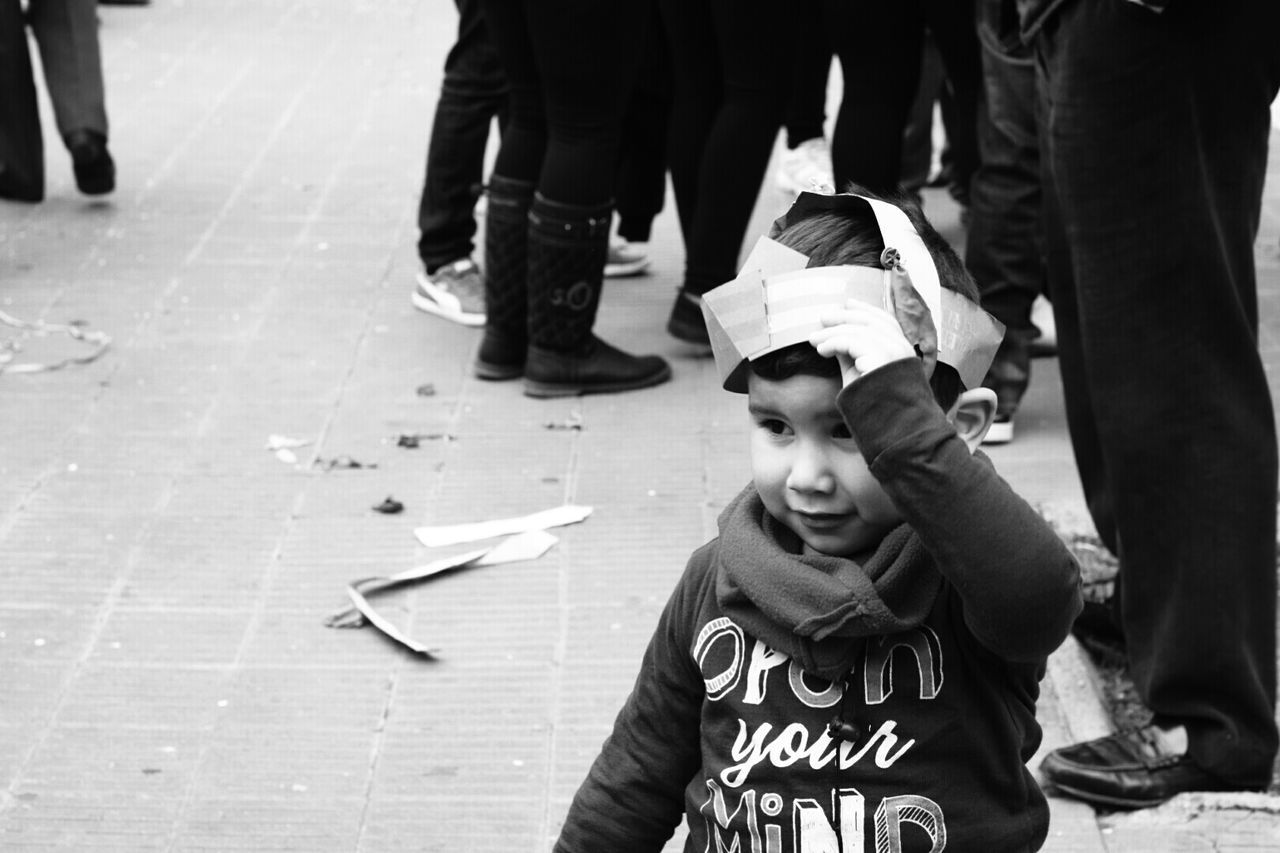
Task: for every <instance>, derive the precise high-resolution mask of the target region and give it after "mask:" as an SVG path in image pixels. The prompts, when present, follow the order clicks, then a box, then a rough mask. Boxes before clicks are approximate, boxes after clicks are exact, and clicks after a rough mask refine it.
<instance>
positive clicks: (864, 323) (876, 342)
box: [809, 299, 916, 386]
mask: <svg viewBox="0 0 1280 853" xmlns="http://www.w3.org/2000/svg"><path fill="white" fill-rule="evenodd" d="M822 325H823V328H822V329H821V330H819V331H817V332H814V333H813V334H812V335H810V336H809V343H811V344H813V346H814V348H815V349H816V350H817V351H818V352H819V354H821V355H824V356H826V357H827V358H830V357H831V356H835V357H836V359H837V360H838V361H839V362H840V372H841V373H842V374H843V375H844V384H845V385H846V386H848V385H850V384H852V383H853V381H854V380H855V379H858V378H859V377H860V376H863V375H865V374H867V373H870V372H871V371H873V370H875V369H876V368H877V367H884V366H885V365H886V364H889V363H890V362H893V361H898V360H899V359H903V358H915V355H916V351H915V348H914V347H912V346H911V344H910V343H908V342H907V338H906V336H905V335H904V334H902V327H900V326H899V325H898V321H897V320H896V319H895V318H894V316H893V315H892V314H890V313H888V312H887V311H884V310H881V309H880V308H875V307H873V306H871V305H868V304H866V303H865V302H859V301H858V300H856V299H850V300H849V301H848V302H846V303H845V307H844V308H842V309H839V310H835V311H831V312H829V313H827V314H824V315H823V317H822Z"/></svg>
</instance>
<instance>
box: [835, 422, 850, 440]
mask: <svg viewBox="0 0 1280 853" xmlns="http://www.w3.org/2000/svg"><path fill="white" fill-rule="evenodd" d="M831 437H832V438H853V433H851V432H849V426H848V424H843V423H841V424H837V425H836V426H834V427H832V428H831Z"/></svg>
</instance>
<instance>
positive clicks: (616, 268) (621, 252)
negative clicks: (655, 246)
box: [604, 237, 649, 278]
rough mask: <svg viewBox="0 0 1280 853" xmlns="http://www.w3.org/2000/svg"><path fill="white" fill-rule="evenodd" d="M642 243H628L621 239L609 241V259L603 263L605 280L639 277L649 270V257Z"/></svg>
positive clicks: (616, 238)
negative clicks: (631, 276)
mask: <svg viewBox="0 0 1280 853" xmlns="http://www.w3.org/2000/svg"><path fill="white" fill-rule="evenodd" d="M646 248H647V246H646V244H644V243H629V242H627V241H626V240H623V239H622V238H621V237H615V238H613V239H612V240H610V241H609V257H608V258H607V259H606V260H605V262H604V277H605V278H624V277H626V276H629V275H640V273H642V272H644V271H645V270H647V269H648V268H649V256H648V255H646V254H645V249H646Z"/></svg>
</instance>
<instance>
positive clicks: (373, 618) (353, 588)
mask: <svg viewBox="0 0 1280 853" xmlns="http://www.w3.org/2000/svg"><path fill="white" fill-rule="evenodd" d="M557 541H558V540H557V539H556V537H554V536H552V535H551V534H550V533H547V532H546V531H542V530H532V531H529V532H527V533H521V534H519V535H517V536H512V537H510V538H508V539H505V540H503V541H502V542H499V543H498V544H497V545H494V546H493V547H492V548H486V549H482V550H479V551H469V552H467V553H465V554H459V555H457V556H455V557H449V558H447V559H443V560H436V561H434V562H431V563H428V564H426V565H425V566H418V567H415V568H412V569H409V570H407V571H403V572H400V573H399V574H395V575H392V576H391V577H387V578H366V579H364V580H359V581H356V582H355V583H352V584H350V585H349V586H348V587H347V597H348V598H350V599H351V605H352V606H351V607H349V608H346V609H344V610H341V611H339V612H337V613H334V614H333V615H331V616H330V617H329V618H328V619H326V620H325V624H326V625H327V626H329V627H330V628H359V627H361V626H363V625H364V624H366V622H367V623H368V624H370V625H373V626H374V627H375V628H377V629H378V630H379V631H381V632H382V633H383V634H385V635H386V636H388V637H389V638H391V639H392V640H394V641H395V642H397V643H399V644H400V645H402V646H404V647H405V648H407V649H409V650H410V651H413V652H415V653H417V654H420V655H424V656H426V657H434V656H435V654H436V652H438V651H439V649H437V648H434V647H431V646H427V645H425V644H423V643H420V642H418V641H417V640H414V639H413V638H411V637H409V636H408V635H407V634H405V633H404V632H402V631H401V630H400V629H399V628H397V627H396V626H395V625H394V624H392V623H391V622H390V621H389V620H387V619H385V618H383V617H382V615H381V614H379V613H378V612H377V610H375V609H374V607H373V605H372V604H370V603H369V600H368V596H370V595H372V594H373V593H375V592H383V591H385V590H388V589H391V588H393V587H396V586H400V585H401V584H405V583H410V582H412V581H417V580H422V579H424V578H429V577H433V576H435V575H440V574H443V573H445V572H448V571H453V570H457V569H462V568H470V567H478V566H496V565H499V564H502V563H516V562H521V561H524V560H536V559H537V558H538V557H541V556H542V555H543V554H545V553H546V552H547V551H548V550H549V549H550V548H551V546H552V545H554V544H556V542H557Z"/></svg>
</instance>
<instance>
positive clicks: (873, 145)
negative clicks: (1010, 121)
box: [824, 0, 982, 193]
mask: <svg viewBox="0 0 1280 853" xmlns="http://www.w3.org/2000/svg"><path fill="white" fill-rule="evenodd" d="M824 13H825V14H824V27H825V29H826V31H827V32H828V33H831V34H832V36H831V38H832V39H833V46H834V47H835V51H836V55H837V56H839V57H840V66H841V70H842V72H843V74H844V96H843V98H842V100H841V102H840V112H839V115H838V117H837V119H836V129H835V134H834V138H833V139H832V147H831V158H832V165H833V167H834V168H835V177H836V186H837V187H840V188H844V186H845V184H846V183H847V182H848V181H855V182H856V183H858V184H860V185H862V186H863V187H866V188H867V189H869V190H871V191H872V192H877V193H892V192H894V191H895V190H896V189H897V187H898V181H899V178H900V176H901V174H902V132H903V128H904V127H906V123H907V115H908V113H909V112H910V110H911V105H912V103H913V102H914V100H915V97H916V92H917V90H918V88H919V83H920V66H921V63H920V57H921V51H922V49H923V44H924V30H925V26H926V25H927V26H928V27H929V29H930V30H931V31H932V32H933V37H934V41H935V43H936V44H937V46H938V53H939V54H940V55H941V57H942V64H943V66H944V67H945V68H946V72H947V81H948V86H949V87H950V90H951V95H952V97H953V98H954V99H955V112H954V119H953V122H952V123H951V124H949V131H950V132H951V136H952V138H951V139H950V149H951V156H952V157H953V158H954V167H953V170H954V173H955V174H957V175H962V176H968V175H972V174H973V172H974V170H975V169H976V168H977V162H978V152H977V145H976V141H975V139H976V137H975V134H974V130H973V123H974V122H975V121H976V119H977V108H978V98H979V91H980V89H981V80H982V76H981V67H980V60H979V57H978V43H977V36H976V34H975V32H974V18H973V3H972V0H892V2H856V3H851V2H848V0H824ZM962 180H963V179H962ZM964 189H967V186H966V187H964Z"/></svg>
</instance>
